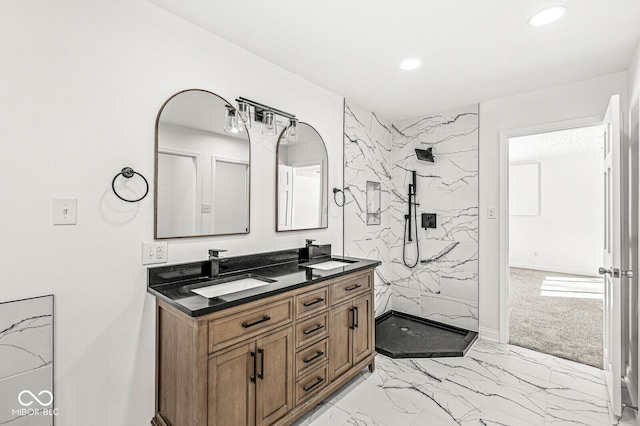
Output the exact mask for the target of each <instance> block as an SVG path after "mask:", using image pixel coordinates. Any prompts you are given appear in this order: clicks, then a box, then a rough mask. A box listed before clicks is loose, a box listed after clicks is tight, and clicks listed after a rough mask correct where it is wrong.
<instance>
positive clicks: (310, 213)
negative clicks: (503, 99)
mask: <svg viewBox="0 0 640 426" xmlns="http://www.w3.org/2000/svg"><path fill="white" fill-rule="evenodd" d="M298 131H299V137H298V140H295V141H294V140H291V141H289V140H287V138H286V131H283V132H282V134H281V135H280V139H279V140H278V154H277V157H278V159H277V172H276V177H277V182H276V185H277V190H276V194H277V203H276V206H277V215H276V217H277V221H276V230H277V231H292V230H299V229H318V228H326V227H327V210H328V197H327V193H328V182H327V176H328V161H327V149H326V146H325V144H324V141H323V140H322V137H321V136H320V134H319V133H318V132H317V131H316V130H315V129H314V128H313V127H311V126H310V125H308V124H306V123H299V124H298Z"/></svg>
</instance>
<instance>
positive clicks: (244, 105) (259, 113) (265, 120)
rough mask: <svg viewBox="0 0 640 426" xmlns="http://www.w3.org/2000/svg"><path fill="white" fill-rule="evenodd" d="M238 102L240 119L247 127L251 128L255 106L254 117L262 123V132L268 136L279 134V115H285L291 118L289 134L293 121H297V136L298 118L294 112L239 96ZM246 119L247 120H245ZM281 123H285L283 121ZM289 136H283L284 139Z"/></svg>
mask: <svg viewBox="0 0 640 426" xmlns="http://www.w3.org/2000/svg"><path fill="white" fill-rule="evenodd" d="M236 102H238V115H239V117H240V121H241V122H242V123H243V124H244V126H245V127H246V128H251V107H253V110H254V115H253V119H254V120H255V121H258V122H260V123H262V134H263V135H267V136H275V135H277V134H278V124H277V117H278V116H280V117H284V118H286V119H288V120H289V127H287V135H289V128H290V127H291V123H292V122H293V121H295V125H294V127H295V130H294V131H293V133H294V134H295V135H292V137H294V138H297V131H298V120H297V119H296V116H295V115H293V114H289V113H288V112H285V111H282V110H279V109H277V108H273V107H270V106H269V105H265V104H262V103H260V102H256V101H252V100H250V99H247V98H238V99H236ZM245 119H246V122H245ZM281 124H284V123H282V122H281ZM286 139H287V138H283V139H282V140H281V143H282V141H284V140H286ZM293 140H297V139H288V141H293Z"/></svg>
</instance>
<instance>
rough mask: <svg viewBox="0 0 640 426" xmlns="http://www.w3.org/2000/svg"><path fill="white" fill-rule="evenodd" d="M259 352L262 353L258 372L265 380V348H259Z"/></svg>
mask: <svg viewBox="0 0 640 426" xmlns="http://www.w3.org/2000/svg"><path fill="white" fill-rule="evenodd" d="M258 353H259V354H260V372H259V373H258V377H259V378H260V379H262V380H264V349H258Z"/></svg>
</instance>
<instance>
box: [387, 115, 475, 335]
mask: <svg viewBox="0 0 640 426" xmlns="http://www.w3.org/2000/svg"><path fill="white" fill-rule="evenodd" d="M392 130H393V132H392V167H391V177H392V178H391V183H392V185H391V233H390V235H391V236H392V238H391V240H390V241H391V258H392V261H391V268H392V270H391V277H392V278H391V282H392V287H394V290H396V291H394V292H392V293H391V297H392V302H391V305H392V306H393V309H396V310H402V307H404V308H407V307H409V308H410V309H412V310H413V311H414V312H408V313H414V314H417V315H419V316H421V317H424V318H428V319H432V320H435V321H440V322H444V323H447V324H451V325H454V326H458V327H463V328H467V329H470V330H474V331H477V330H478V106H477V105H472V106H469V107H465V108H459V109H456V110H454V111H449V112H443V113H439V114H432V115H429V116H425V117H418V118H415V119H409V120H402V121H399V122H394V123H393V125H392ZM429 147H431V148H432V149H433V155H434V157H435V161H434V162H433V163H430V162H425V161H420V160H418V158H417V156H416V154H415V149H416V148H421V149H426V148H429ZM412 170H415V171H416V172H417V185H416V186H417V196H416V203H417V215H418V221H417V225H418V241H419V253H418V252H417V248H418V247H416V243H415V242H407V243H406V245H405V243H403V235H404V234H405V233H406V231H405V226H406V225H405V214H406V213H407V188H408V184H409V183H410V181H411V171H412ZM421 213H436V214H437V227H436V228H435V229H434V228H429V229H424V228H422V227H421V226H420V225H421V223H420V214H421ZM412 225H413V224H412ZM403 246H404V254H403ZM403 256H404V258H405V259H406V261H407V263H408V264H410V265H411V264H413V263H416V262H417V265H416V266H415V267H413V268H409V267H407V266H406V265H405V262H403ZM409 298H410V299H411V300H417V303H416V302H413V303H412V304H411V306H409V303H408V300H407V299H409ZM416 305H417V306H416Z"/></svg>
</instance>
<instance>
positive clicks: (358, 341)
mask: <svg viewBox="0 0 640 426" xmlns="http://www.w3.org/2000/svg"><path fill="white" fill-rule="evenodd" d="M372 305H373V302H372V297H371V295H370V294H368V295H366V296H363V297H359V298H358V299H356V300H354V301H353V309H355V312H354V317H355V326H354V328H353V363H354V364H357V363H359V362H360V361H362V360H363V359H365V358H366V357H367V356H369V355H370V354H371V352H372V351H373V328H372V327H373V324H372V321H371V318H373V315H372V312H373V311H372V309H373V306H372Z"/></svg>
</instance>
